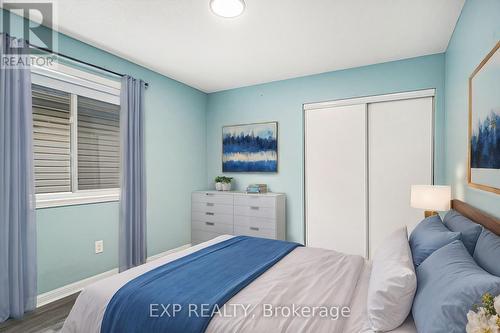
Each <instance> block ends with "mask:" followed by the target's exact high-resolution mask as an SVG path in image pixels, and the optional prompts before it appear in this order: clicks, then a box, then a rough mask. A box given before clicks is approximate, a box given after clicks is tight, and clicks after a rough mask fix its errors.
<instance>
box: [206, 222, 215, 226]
mask: <svg viewBox="0 0 500 333" xmlns="http://www.w3.org/2000/svg"><path fill="white" fill-rule="evenodd" d="M205 224H206V225H215V223H213V222H205Z"/></svg>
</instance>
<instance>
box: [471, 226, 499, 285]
mask: <svg viewBox="0 0 500 333" xmlns="http://www.w3.org/2000/svg"><path fill="white" fill-rule="evenodd" d="M474 259H475V260H476V262H477V264H478V265H479V266H481V267H482V268H483V269H484V270H486V271H487V272H489V273H491V274H493V275H496V276H500V237H499V236H497V235H495V234H494V233H492V232H491V231H489V230H487V229H483V231H482V232H481V235H480V236H479V239H478V240H477V244H476V250H475V251H474Z"/></svg>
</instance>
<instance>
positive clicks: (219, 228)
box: [191, 221, 233, 235]
mask: <svg viewBox="0 0 500 333" xmlns="http://www.w3.org/2000/svg"><path fill="white" fill-rule="evenodd" d="M191 228H192V230H202V231H209V232H217V233H219V234H224V235H228V234H229V235H232V234H233V225H232V224H224V223H220V222H209V221H192V222H191Z"/></svg>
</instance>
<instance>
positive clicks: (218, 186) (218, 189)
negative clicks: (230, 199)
mask: <svg viewBox="0 0 500 333" xmlns="http://www.w3.org/2000/svg"><path fill="white" fill-rule="evenodd" d="M215 189H216V190H217V191H222V183H220V182H219V183H215Z"/></svg>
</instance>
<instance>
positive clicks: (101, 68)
mask: <svg viewBox="0 0 500 333" xmlns="http://www.w3.org/2000/svg"><path fill="white" fill-rule="evenodd" d="M29 46H30V47H32V48H34V49H37V50H40V51H44V52H48V53H52V54H55V55H56V56H59V57H63V58H66V59H69V60H71V61H75V62H78V63H80V64H83V65H86V66H90V67H94V68H96V69H98V70H101V71H103V72H107V73H110V74H113V75H116V76H120V77H124V76H125V74H121V73H118V72H115V71H112V70H110V69H107V68H104V67H101V66H98V65H94V64H91V63H88V62H86V61H83V60H80V59H76V58H73V57H71V56H68V55H65V54H62V53H59V52H55V51H53V50H51V49H47V48H45V47H40V46H36V45H33V44H29ZM145 86H146V88H147V87H149V83H147V82H145Z"/></svg>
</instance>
